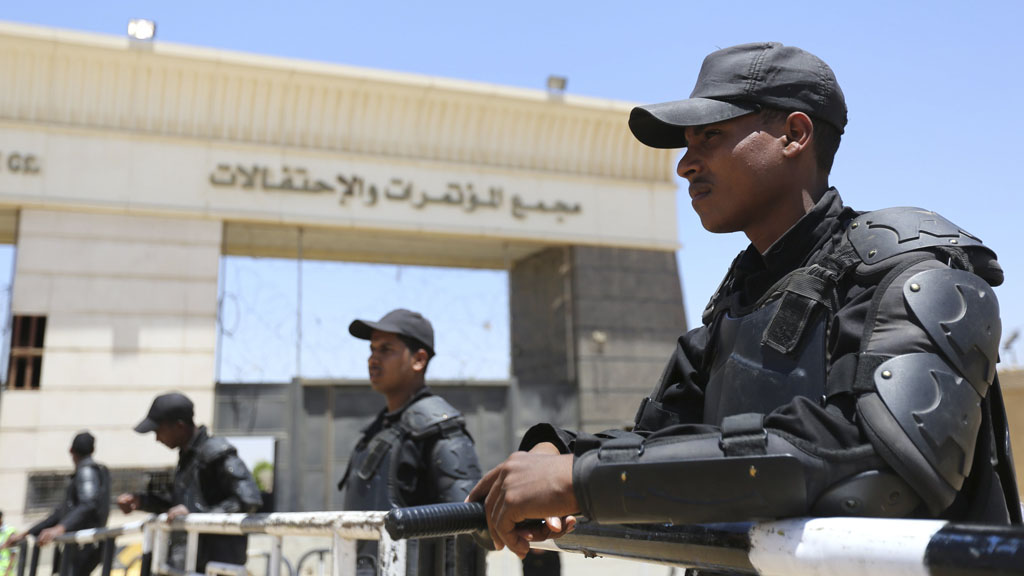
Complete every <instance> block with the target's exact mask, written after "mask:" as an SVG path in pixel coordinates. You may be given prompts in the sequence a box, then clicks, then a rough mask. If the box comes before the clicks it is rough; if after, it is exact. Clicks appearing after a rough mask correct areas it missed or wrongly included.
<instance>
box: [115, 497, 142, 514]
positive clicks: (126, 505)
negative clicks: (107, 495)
mask: <svg viewBox="0 0 1024 576" xmlns="http://www.w3.org/2000/svg"><path fill="white" fill-rule="evenodd" d="M117 507H118V508H120V509H121V512H124V513H125V514H131V512H132V511H133V510H137V509H138V508H139V499H138V498H136V497H135V494H121V495H120V496H118V497H117Z"/></svg>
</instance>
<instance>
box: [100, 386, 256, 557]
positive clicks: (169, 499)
mask: <svg viewBox="0 0 1024 576" xmlns="http://www.w3.org/2000/svg"><path fill="white" fill-rule="evenodd" d="M194 415H195V411H194V408H193V405H192V401H191V400H189V399H188V398H187V397H186V396H184V395H183V394H177V393H170V394H163V395H161V396H157V397H156V399H155V400H153V405H152V406H151V407H150V409H149V413H148V414H147V415H146V418H145V420H143V421H142V422H140V423H139V425H138V426H136V427H135V431H136V432H138V433H140V434H145V433H147V432H156V439H157V441H158V442H160V443H161V444H163V445H164V446H167V447H168V448H170V449H172V450H178V467H177V468H176V469H175V470H174V483H173V485H172V488H171V491H170V492H169V493H167V492H164V491H158V490H153V489H152V487H150V488H151V489H150V490H147V491H146V492H140V493H136V494H122V495H120V496H118V498H117V503H118V505H119V506H120V507H121V510H122V511H123V512H124V513H125V514H127V513H129V512H131V511H132V510H145V511H147V512H156V513H160V512H167V518H168V520H173V519H174V518H177V517H178V516H184V515H186V514H188V513H189V512H206V513H218V512H219V513H238V512H242V513H252V512H256V511H257V510H258V509H259V507H260V505H261V504H262V500H261V497H260V491H259V488H257V487H256V481H255V480H254V479H253V477H252V474H251V473H250V472H249V469H248V468H246V466H245V463H244V462H242V460H241V458H239V457H238V453H237V452H236V451H235V447H234V446H232V445H231V444H230V443H229V442H228V441H227V440H225V439H223V438H218V437H215V436H210V434H209V432H208V431H207V430H206V426H196V425H195V422H194V421H193V418H194ZM185 541H186V538H185V534H183V533H175V534H172V539H171V550H170V561H171V564H172V565H174V566H177V567H178V568H184V565H185V552H186V549H185ZM247 544H248V540H247V537H246V536H226V535H216V534H204V535H201V536H200V537H199V550H198V556H197V562H196V571H197V572H204V571H205V567H206V563H207V562H209V561H211V560H212V561H217V562H226V563H229V564H239V565H243V566H244V565H245V562H246V547H247Z"/></svg>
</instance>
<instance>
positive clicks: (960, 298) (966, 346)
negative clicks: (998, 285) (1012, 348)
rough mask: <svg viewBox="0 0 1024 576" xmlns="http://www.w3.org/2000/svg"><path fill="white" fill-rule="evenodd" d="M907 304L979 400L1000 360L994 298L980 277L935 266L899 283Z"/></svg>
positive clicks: (1000, 329) (999, 323)
mask: <svg viewBox="0 0 1024 576" xmlns="http://www.w3.org/2000/svg"><path fill="white" fill-rule="evenodd" d="M903 298H904V299H905V300H906V302H907V306H908V308H910V311H911V312H912V313H913V314H914V317H915V318H916V319H917V321H918V322H919V323H920V325H921V327H922V328H924V329H925V331H926V332H928V336H930V337H931V339H932V341H933V342H935V344H936V345H937V346H938V347H939V349H940V350H941V351H942V355H943V356H944V357H945V358H946V360H947V361H949V362H950V363H952V364H953V366H955V367H956V368H957V370H959V372H960V374H962V375H963V376H965V377H966V378H967V381H968V382H970V383H971V385H972V386H974V387H975V389H977V391H978V394H979V395H980V396H981V397H982V398H984V397H985V394H986V392H987V391H988V387H989V385H991V384H992V379H993V378H995V376H996V362H998V361H999V337H1000V335H1001V334H1002V322H1001V321H1000V319H999V301H998V300H996V293H995V291H994V290H993V289H992V288H991V287H990V286H989V285H988V284H986V283H985V282H984V281H983V280H982V279H981V278H979V277H977V276H975V275H974V274H971V273H970V272H966V271H964V270H951V269H948V268H939V269H935V270H925V271H924V272H919V273H917V274H914V275H913V276H911V277H910V279H908V280H907V282H906V284H904V286H903Z"/></svg>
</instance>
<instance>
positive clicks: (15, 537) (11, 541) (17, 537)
mask: <svg viewBox="0 0 1024 576" xmlns="http://www.w3.org/2000/svg"><path fill="white" fill-rule="evenodd" d="M27 536H28V532H18V533H17V534H11V537H10V538H8V539H7V540H4V543H3V545H0V550H3V549H4V548H10V547H11V546H14V545H15V544H19V543H21V541H22V540H24V539H25V538H26V537H27Z"/></svg>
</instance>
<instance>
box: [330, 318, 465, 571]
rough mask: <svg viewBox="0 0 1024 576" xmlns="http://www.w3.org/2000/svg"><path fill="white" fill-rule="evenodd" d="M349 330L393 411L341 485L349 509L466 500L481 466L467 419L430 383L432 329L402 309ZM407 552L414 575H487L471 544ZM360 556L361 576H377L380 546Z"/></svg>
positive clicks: (436, 544) (380, 421)
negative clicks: (365, 347) (364, 346)
mask: <svg viewBox="0 0 1024 576" xmlns="http://www.w3.org/2000/svg"><path fill="white" fill-rule="evenodd" d="M348 330H349V332H350V333H351V334H352V335H353V336H355V337H356V338H362V339H363V340H369V341H370V358H369V371H370V383H371V384H372V386H373V389H374V390H376V391H377V392H379V393H381V394H383V395H384V397H385V399H386V401H387V407H386V408H384V409H382V410H381V411H380V413H379V414H377V417H376V418H375V419H374V421H373V422H372V423H370V425H369V426H367V427H366V428H364V429H363V436H362V438H360V439H359V442H358V443H357V444H356V446H355V448H354V449H353V451H352V455H351V457H350V459H349V464H348V470H346V472H345V476H344V477H343V478H342V479H341V482H340V483H339V484H338V489H339V490H340V489H344V490H345V509H346V510H390V509H391V508H395V507H402V506H418V505H422V504H436V503H440V502H462V501H463V500H465V498H466V496H467V495H468V494H469V491H470V489H472V488H473V486H474V485H475V484H476V482H477V481H478V480H479V479H480V465H479V464H478V462H477V458H476V452H475V451H474V449H473V439H472V438H470V436H469V434H468V433H467V432H466V427H465V421H464V419H463V417H462V414H460V413H459V411H458V410H456V409H455V408H454V407H453V406H452V405H451V404H449V403H448V402H446V401H445V400H444V399H443V398H441V397H440V396H435V395H434V394H433V393H432V392H431V391H430V388H429V387H427V386H426V385H425V383H424V378H425V375H426V371H427V364H428V363H429V362H430V359H431V358H432V357H433V356H434V329H433V327H432V326H431V325H430V322H429V321H428V320H427V319H426V318H424V317H423V316H422V315H420V314H419V313H417V312H411V311H409V310H403V309H397V310H392V311H391V312H388V313H387V314H386V315H385V316H384V317H383V318H381V319H380V321H379V322H369V321H366V320H356V321H354V322H352V324H351V325H350V326H349V328H348ZM407 550H408V560H407V573H408V574H423V575H427V574H445V573H446V574H452V573H455V572H456V571H457V573H458V574H472V573H475V572H476V571H477V570H478V569H479V570H483V568H484V565H483V561H482V558H480V557H478V556H479V553H478V551H477V549H476V547H475V546H474V545H473V544H472V542H471V541H469V539H468V538H467V539H465V540H464V539H463V538H461V537H460V538H459V539H458V540H457V541H456V540H453V539H450V538H449V539H437V540H422V541H409V542H408V549H407ZM357 556H358V568H357V574H359V575H360V576H369V575H373V574H376V572H377V543H376V542H372V541H360V542H359V544H358V548H357Z"/></svg>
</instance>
